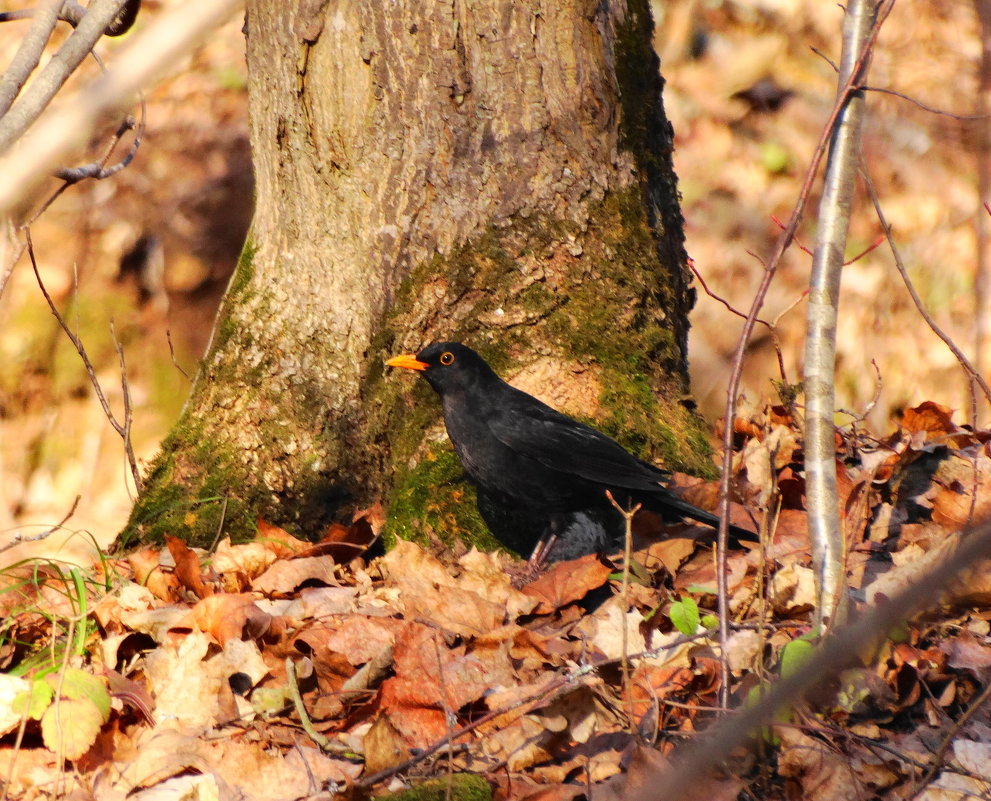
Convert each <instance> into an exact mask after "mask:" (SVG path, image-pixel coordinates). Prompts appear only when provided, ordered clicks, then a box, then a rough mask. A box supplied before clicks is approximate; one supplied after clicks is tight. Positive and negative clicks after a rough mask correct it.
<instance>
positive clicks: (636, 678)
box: [630, 663, 695, 723]
mask: <svg viewBox="0 0 991 801" xmlns="http://www.w3.org/2000/svg"><path fill="white" fill-rule="evenodd" d="M694 680H695V673H694V672H693V671H692V669H691V668H688V667H675V666H665V667H655V666H654V665H650V664H647V663H641V664H640V665H638V666H637V669H636V670H635V671H633V676H632V677H631V688H630V694H631V696H632V698H633V709H632V713H633V717H634V720H635V721H636V722H637V723H639V722H640V721H641V720H643V717H644V715H647V714H649V713H652V712H653V711H654V707H655V705H656V704H657V703H658V702H659V701H662V700H664V699H665V698H668V697H670V696H672V695H676V694H678V693H681V692H684V691H685V690H687V689H688V688H689V687H690V686H691V685H692V682H693V681H694Z"/></svg>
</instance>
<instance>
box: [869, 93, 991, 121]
mask: <svg viewBox="0 0 991 801" xmlns="http://www.w3.org/2000/svg"><path fill="white" fill-rule="evenodd" d="M861 88H862V89H863V90H864V91H865V92H879V93H880V94H883V95H892V96H894V97H898V98H901V99H902V100H907V101H908V102H909V103H912V104H913V105H915V106H918V107H919V108H921V109H922V110H923V111H928V112H929V113H930V114H938V115H939V116H940V117H949V118H950V119H953V120H961V121H964V122H969V121H972V120H986V119H988V118H991V114H985V113H982V114H955V113H954V112H952V111H944V110H943V109H940V108H933V107H932V106H927V105H926V104H925V103H923V102H922V101H921V100H916V99H915V98H914V97H910V96H909V95H906V94H904V93H902V92H897V91H895V90H894V89H885V88H884V87H881V86H863V87H861Z"/></svg>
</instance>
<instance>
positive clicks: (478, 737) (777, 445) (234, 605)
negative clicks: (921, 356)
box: [0, 403, 991, 801]
mask: <svg viewBox="0 0 991 801" xmlns="http://www.w3.org/2000/svg"><path fill="white" fill-rule="evenodd" d="M735 433H736V442H735V447H736V448H737V450H736V453H735V460H734V474H735V475H734V492H735V495H736V498H737V500H739V501H740V502H741V503H740V504H739V505H735V504H734V510H733V515H734V521H733V522H738V523H739V522H744V521H745V520H749V519H750V515H751V514H752V515H753V516H754V518H755V519H756V520H758V522H761V524H762V527H764V528H766V529H767V530H768V531H769V532H770V534H769V535H768V536H765V537H764V542H763V544H762V545H761V546H754V547H752V548H748V549H746V550H737V551H733V552H732V553H730V555H729V562H728V576H727V578H728V587H729V595H730V608H731V612H732V621H731V625H730V631H731V635H730V638H729V640H728V641H727V643H726V658H727V660H728V662H729V666H730V676H731V683H732V686H731V687H730V697H731V699H732V702H733V704H734V705H738V704H740V703H745V702H747V700H748V698H751V697H752V696H754V695H755V694H756V693H759V692H760V689H761V688H762V687H763V686H765V685H766V683H768V682H771V681H773V680H774V679H775V678H776V677H777V676H779V675H781V674H787V673H788V672H789V671H791V670H794V669H795V666H796V665H798V664H800V663H801V661H802V660H803V659H804V658H805V655H806V654H807V653H808V652H809V650H810V649H811V648H812V644H811V642H810V639H811V638H810V636H809V635H810V633H811V627H812V617H813V615H812V610H813V608H814V604H815V592H814V584H815V582H814V579H813V572H812V569H811V565H810V558H809V545H808V540H807V535H806V526H805V510H804V507H803V499H804V493H803V479H802V476H803V464H802V447H801V441H800V437H799V434H798V427H797V425H796V423H795V421H794V419H793V417H792V416H791V415H790V414H789V413H788V411H787V410H785V409H784V408H782V407H768V408H763V409H754V410H750V411H749V412H748V413H746V414H745V415H744V416H742V417H741V418H739V419H738V422H737V424H736V432H735ZM989 441H991V432H988V431H978V432H975V431H973V430H971V429H969V428H967V427H964V426H959V425H957V424H955V423H954V422H953V420H952V415H951V414H950V412H949V411H948V410H947V409H945V408H943V407H941V406H939V405H937V404H935V403H924V404H922V405H920V406H918V407H916V408H914V409H909V410H907V411H906V412H905V413H904V414H903V417H902V421H901V425H900V426H899V428H898V429H897V430H896V431H895V432H893V433H892V434H890V435H889V436H887V437H885V438H879V437H875V436H871V435H869V434H868V433H867V432H865V431H863V430H860V429H859V428H858V427H857V426H856V425H852V426H848V427H847V428H845V429H843V430H842V431H841V432H840V433H838V435H837V440H836V448H837V450H836V453H837V466H838V472H839V476H840V491H841V496H842V497H841V503H842V512H843V526H844V530H845V533H846V538H847V546H848V560H847V575H848V580H849V586H850V592H851V595H852V598H853V599H854V614H856V609H857V608H859V607H862V606H863V605H864V604H875V603H880V602H883V600H884V599H885V598H886V597H888V596H890V595H891V594H893V593H894V592H896V591H898V590H900V589H901V588H902V587H904V586H906V585H910V584H912V582H914V581H915V580H916V579H917V577H918V576H919V575H920V574H921V573H922V572H924V570H925V568H926V566H927V565H928V564H930V563H931V562H933V561H934V560H937V559H939V558H940V557H941V556H942V555H943V554H945V553H946V552H947V551H948V550H950V549H952V548H953V546H954V543H955V542H956V539H957V536H958V535H957V532H958V531H959V530H960V529H961V528H962V527H963V526H965V525H967V524H968V523H969V522H971V521H975V520H979V519H982V518H984V517H986V516H987V513H988V511H989V507H991V493H989V492H988V474H989V471H991V458H989V455H991V451H989V444H988V443H989ZM677 484H678V488H679V490H680V491H681V492H682V493H683V494H684V495H685V496H686V497H687V498H688V499H689V500H691V501H692V502H693V503H696V504H698V505H700V506H704V507H710V508H711V507H712V506H713V505H714V502H715V494H716V488H715V486H714V485H712V484H709V483H704V482H698V481H694V480H692V479H690V478H688V477H684V476H679V477H678V481H677ZM748 509H749V510H750V511H749V512H747V511H746V510H748ZM767 510H770V511H767ZM381 520H382V512H381V510H380V509H377V508H376V509H371V510H367V511H365V512H364V513H362V514H361V515H359V516H358V517H357V518H356V520H355V521H354V523H353V524H352V525H350V526H343V525H335V526H333V527H331V529H329V530H328V532H327V535H326V537H325V538H324V540H323V541H322V542H320V543H317V544H312V543H308V542H303V541H300V540H297V539H295V538H294V537H292V536H290V535H289V534H287V533H286V532H284V531H282V530H281V529H278V528H276V527H274V526H270V525H267V524H264V523H261V524H260V525H259V532H258V536H257V538H256V539H255V540H254V541H253V542H250V543H247V544H244V545H231V544H230V543H229V542H227V541H222V542H220V543H219V545H218V547H217V548H216V549H215V551H213V552H212V553H205V552H199V551H194V550H191V549H189V548H188V547H186V545H185V544H184V543H182V542H181V541H179V540H177V539H170V540H169V541H168V543H167V547H165V548H146V549H144V550H141V551H137V552H135V553H132V554H130V555H129V556H127V557H124V558H110V557H105V558H103V559H102V560H101V561H100V562H98V563H97V564H96V565H94V566H93V567H92V569H90V570H88V571H83V570H80V569H78V568H71V567H66V566H64V565H60V564H58V563H55V562H51V561H40V562H31V563H27V562H25V563H20V564H18V565H15V566H12V567H10V568H7V569H6V570H5V571H3V573H2V582H3V592H2V593H0V608H2V611H3V623H2V628H0V670H2V671H3V672H2V674H0V734H2V738H0V782H2V783H3V784H2V786H3V788H4V793H5V796H6V797H7V798H26V799H28V798H30V799H34V798H38V799H44V798H56V797H57V798H79V799H85V798H97V799H101V800H102V799H124V798H130V799H133V798H144V799H149V798H151V797H152V796H153V795H154V797H155V798H161V797H169V798H172V797H174V798H186V797H197V798H207V797H209V798H219V799H257V800H258V801H268V799H297V798H310V797H319V798H333V797H342V798H366V797H372V796H375V795H380V794H383V793H386V792H389V791H392V790H398V789H401V788H403V787H407V786H409V785H411V784H418V783H420V782H422V781H423V780H425V779H427V778H438V777H441V778H443V777H447V776H453V775H457V774H462V773H470V774H475V775H477V776H479V777H481V779H480V781H483V784H482V787H483V789H484V788H487V789H488V791H490V792H491V793H492V794H493V796H494V797H496V798H507V799H508V798H513V799H526V798H531V799H537V798H539V799H542V800H546V799H572V798H591V799H597V800H599V801H603V800H608V799H614V798H615V799H618V798H623V797H628V796H629V795H630V794H631V793H633V792H636V791H637V790H638V789H642V788H643V787H645V786H648V787H649V786H650V783H651V781H652V780H653V779H654V778H656V776H657V775H658V771H660V770H662V769H663V766H664V764H665V762H666V760H668V759H672V760H677V753H676V749H677V747H678V746H679V744H681V743H683V742H686V741H688V740H690V739H691V738H692V737H693V736H694V735H695V734H696V733H697V732H699V731H701V730H703V729H705V728H706V727H707V726H709V725H712V724H713V723H715V722H716V712H717V707H718V703H719V697H720V689H721V678H720V676H721V671H720V645H719V642H718V636H717V634H716V631H715V629H714V628H713V625H714V620H715V618H714V610H715V584H716V572H715V567H714V559H713V552H712V549H711V547H710V546H707V545H705V544H701V543H699V542H697V541H696V540H695V539H694V537H695V536H696V535H698V534H699V533H701V532H702V530H701V529H698V528H690V527H687V526H679V527H670V526H667V527H665V526H663V525H662V524H661V523H660V522H659V521H658V520H656V519H654V518H651V517H649V516H641V517H639V518H638V519H637V520H636V521H635V531H634V534H635V536H634V552H633V556H632V559H631V563H630V574H629V580H628V583H627V585H626V588H625V590H624V589H623V582H622V580H621V560H620V558H619V557H615V556H614V557H612V558H606V557H604V556H596V555H590V556H587V557H584V558H582V559H578V560H575V561H571V562H563V563H558V564H555V565H553V566H551V567H550V568H549V569H548V570H547V571H546V572H545V573H543V574H542V575H541V576H539V577H538V578H537V579H536V580H535V581H533V582H531V583H529V584H526V585H525V586H523V587H517V586H514V584H513V581H512V578H511V576H512V574H513V571H512V570H509V569H508V568H511V567H512V565H513V561H514V560H512V558H511V557H509V556H507V555H505V554H486V553H480V552H478V551H475V550H472V551H468V552H462V553H460V554H453V553H450V552H442V551H440V550H436V551H431V550H430V549H424V548H422V547H420V546H418V545H416V544H413V543H410V542H402V541H401V542H399V543H398V544H397V546H396V547H395V548H394V549H393V550H391V551H390V552H389V553H387V554H385V555H384V556H381V557H378V558H374V559H372V558H369V557H368V556H367V555H366V554H365V551H366V548H367V546H368V545H369V544H370V543H371V542H372V541H373V540H374V538H375V535H376V532H377V530H378V528H379V526H380V524H381ZM918 591H919V592H922V593H926V594H929V595H931V597H932V598H933V602H934V608H933V609H932V610H931V611H930V612H929V613H928V614H927V615H925V616H924V617H922V618H919V619H916V620H913V621H911V622H910V623H907V624H905V625H904V626H902V627H900V628H899V629H898V630H897V631H895V632H893V633H891V635H890V636H889V637H888V638H887V639H885V640H884V641H883V642H882V643H881V644H880V645H879V647H878V648H877V649H876V651H875V652H874V653H870V654H863V655H861V656H862V660H861V661H860V662H859V665H860V666H859V667H856V668H854V669H850V670H847V671H845V672H844V673H843V674H841V675H840V676H838V677H836V680H835V681H834V682H833V683H832V685H831V687H830V689H829V691H828V692H825V693H822V694H820V695H818V696H816V697H815V698H813V699H810V700H808V701H807V702H806V703H805V704H803V705H802V706H801V707H799V708H796V709H794V710H791V711H789V712H787V713H786V712H782V714H781V716H780V718H779V720H778V722H777V724H776V725H774V726H773V727H772V728H770V729H769V730H767V731H764V732H761V733H760V734H759V736H755V737H754V738H753V739H752V741H751V744H750V747H748V748H747V749H742V750H740V751H739V752H738V753H736V754H735V755H734V758H733V760H732V761H731V763H730V764H726V765H722V766H720V768H719V770H718V771H716V770H714V771H713V773H712V775H711V776H710V777H708V778H707V779H706V780H705V781H702V780H700V783H699V788H698V794H699V797H702V796H705V797H707V798H709V799H715V798H766V799H776V798H782V799H784V798H803V797H810V796H811V795H813V794H815V796H816V797H817V799H819V801H824V800H825V799H834V798H835V799H849V798H861V797H874V798H882V799H912V798H922V799H928V800H929V801H935V799H944V798H945V799H950V798H953V799H958V798H963V797H968V796H971V797H987V794H988V791H989V780H988V778H987V777H988V776H991V713H989V709H991V705H988V704H986V703H985V701H986V699H987V697H988V695H989V694H991V690H989V687H991V682H989V679H991V637H989V632H991V611H989V602H991V569H989V565H988V564H979V565H975V566H974V567H973V569H972V570H971V571H970V572H969V573H968V574H967V575H964V576H961V577H960V578H959V581H957V582H956V584H955V585H954V586H952V587H919V588H918ZM940 598H941V601H939V603H938V605H936V602H937V599H940ZM441 786H442V788H443V785H441ZM476 789H477V788H476Z"/></svg>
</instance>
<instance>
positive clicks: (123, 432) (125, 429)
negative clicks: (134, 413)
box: [24, 229, 141, 491]
mask: <svg viewBox="0 0 991 801" xmlns="http://www.w3.org/2000/svg"><path fill="white" fill-rule="evenodd" d="M24 233H25V236H26V238H27V250H28V256H29V257H30V259H31V268H32V269H33V270H34V277H35V279H36V280H37V281H38V287H39V288H40V289H41V294H42V295H44V296H45V301H46V302H47V303H48V308H49V309H50V310H51V312H52V314H53V315H54V316H55V319H56V320H57V321H58V324H59V327H60V328H61V329H62V330H63V331H64V332H65V335H66V336H67V337H68V338H69V341H70V342H71V343H72V345H73V347H74V348H75V349H76V353H78V354H79V358H80V359H82V362H83V366H84V367H85V368H86V375H87V376H88V377H89V381H90V384H91V385H92V386H93V391H94V392H95V393H96V397H97V400H99V401H100V406H101V407H102V408H103V414H104V415H105V416H106V418H107V421H108V422H109V423H110V425H111V427H112V428H113V429H114V431H116V432H117V433H118V434H119V435H120V437H121V439H122V440H123V441H124V450H125V452H126V453H127V459H128V462H129V464H130V466H131V472H132V475H133V476H134V483H135V486H136V487H137V488H138V491H140V489H141V473H140V471H139V470H138V468H137V462H136V460H135V458H134V450H133V448H132V446H131V420H130V405H131V400H130V393H129V391H128V389H127V386H126V385H127V376H126V374H125V373H124V372H123V371H124V354H123V350H121V349H120V346H119V343H118V342H117V340H116V337H115V338H114V344H115V346H117V348H118V350H117V355H118V358H119V359H120V362H121V371H122V373H121V374H122V383H123V384H124V423H120V422H119V421H118V420H117V418H116V416H115V415H114V413H113V410H112V409H111V408H110V403H109V402H108V401H107V396H106V395H105V394H104V393H103V387H101V386H100V380H99V379H98V378H97V377H96V370H95V369H94V368H93V363H92V362H91V361H90V360H89V354H88V353H86V348H85V347H84V346H83V343H82V340H80V339H79V337H78V336H76V335H75V334H74V333H73V332H72V330H71V329H70V328H69V326H68V324H67V323H66V322H65V318H64V317H63V316H62V314H61V312H59V310H58V307H57V306H56V305H55V301H54V300H52V296H51V295H49V294H48V290H47V289H46V288H45V284H44V282H43V281H42V280H41V273H40V272H38V262H37V259H36V258H35V255H34V243H33V242H32V241H31V230H30V229H25V232H24Z"/></svg>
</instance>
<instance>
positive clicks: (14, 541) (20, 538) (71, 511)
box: [0, 495, 82, 553]
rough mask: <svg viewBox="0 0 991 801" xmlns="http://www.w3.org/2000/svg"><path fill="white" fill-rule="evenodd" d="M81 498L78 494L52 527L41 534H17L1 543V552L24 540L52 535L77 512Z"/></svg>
mask: <svg viewBox="0 0 991 801" xmlns="http://www.w3.org/2000/svg"><path fill="white" fill-rule="evenodd" d="M80 498H82V495H77V496H76V499H75V500H74V501H73V502H72V507H71V508H70V509H69V511H68V512H66V513H65V517H63V518H62V519H61V520H59V521H58V523H56V524H55V525H54V526H52V527H51V528H46V529H45V530H44V531H42V532H41V533H40V534H30V535H24V534H15V535H14V538H13V539H12V540H11V541H10V542H5V543H4V544H3V545H0V553H3V552H4V551H9V550H10V549H11V548H13V547H15V546H17V545H20V544H21V543H22V542H37V541H38V540H43V539H47V538H48V537H50V536H51V535H52V534H54V533H55V532H56V531H58V530H59V529H60V528H62V526H64V525H65V524H66V521H67V520H68V519H69V518H70V517H72V516H73V515H74V514H75V513H76V507H77V506H79V500H80Z"/></svg>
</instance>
